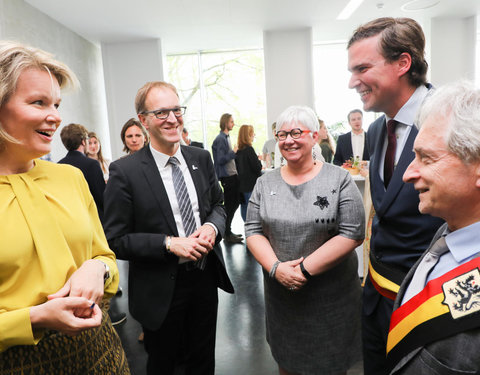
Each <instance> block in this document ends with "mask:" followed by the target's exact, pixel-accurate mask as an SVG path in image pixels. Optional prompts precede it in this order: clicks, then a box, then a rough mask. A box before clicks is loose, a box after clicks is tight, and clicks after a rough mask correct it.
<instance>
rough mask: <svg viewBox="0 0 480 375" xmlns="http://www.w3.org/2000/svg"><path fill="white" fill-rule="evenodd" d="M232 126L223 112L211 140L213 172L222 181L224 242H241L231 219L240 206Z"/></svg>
mask: <svg viewBox="0 0 480 375" xmlns="http://www.w3.org/2000/svg"><path fill="white" fill-rule="evenodd" d="M234 126H235V122H234V121H233V116H232V115H231V114H230V113H224V114H223V115H222V117H221V118H220V133H219V134H218V135H217V137H216V138H215V140H214V141H213V144H212V152H213V163H214V166H215V173H216V174H217V177H218V179H219V180H220V182H221V183H222V187H223V195H224V199H225V211H227V219H226V223H225V237H224V239H225V241H226V242H231V243H241V242H242V241H243V238H242V236H241V235H239V234H235V233H233V232H232V220H233V217H234V216H235V211H237V208H238V207H239V206H240V192H239V190H238V173H237V167H236V166H235V156H236V152H237V146H236V145H235V148H234V149H232V142H231V139H230V131H231V130H232V129H233V127H234Z"/></svg>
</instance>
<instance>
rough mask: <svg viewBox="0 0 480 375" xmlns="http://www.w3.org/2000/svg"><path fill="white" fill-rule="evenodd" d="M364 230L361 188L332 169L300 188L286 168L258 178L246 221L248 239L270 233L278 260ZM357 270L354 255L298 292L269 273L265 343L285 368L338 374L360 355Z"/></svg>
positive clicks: (327, 167)
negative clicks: (288, 177)
mask: <svg viewBox="0 0 480 375" xmlns="http://www.w3.org/2000/svg"><path fill="white" fill-rule="evenodd" d="M364 227H365V222H364V209H363V204H362V197H361V195H360V192H359V190H358V188H357V187H356V186H355V183H354V181H353V179H352V178H351V176H350V174H349V173H348V172H347V171H345V170H343V169H341V168H339V167H336V166H333V165H330V164H324V165H323V167H322V169H321V170H320V172H319V173H318V174H317V175H316V176H315V177H314V178H313V179H311V180H310V181H307V182H305V183H303V184H301V185H296V186H292V185H289V184H287V183H286V182H285V181H284V180H283V179H282V177H281V172H280V169H276V170H273V171H271V172H269V173H266V174H265V175H263V176H262V177H260V178H259V179H258V180H257V184H256V186H255V188H254V191H253V193H252V196H251V198H250V202H249V206H248V211H247V222H246V223H245V230H246V236H247V237H249V236H252V235H255V234H260V235H263V236H265V237H266V238H267V239H268V240H269V242H270V244H271V245H272V248H273V250H274V251H275V254H276V255H277V257H278V259H279V260H280V261H288V260H293V259H297V258H299V257H301V256H303V257H307V256H308V255H310V254H311V253H312V252H314V251H315V250H316V249H318V248H319V247H320V246H321V245H322V244H324V243H325V242H326V241H328V240H329V239H330V238H332V237H334V236H337V235H340V236H343V237H346V238H349V239H355V240H358V239H363V237H364ZM357 267H358V260H357V256H356V253H355V252H352V253H350V254H349V255H348V256H347V257H346V258H345V259H344V260H343V261H342V262H341V263H339V264H338V265H337V266H335V267H333V268H332V269H330V270H328V271H326V272H324V273H322V274H320V275H316V276H314V277H313V278H312V279H311V280H309V281H308V282H307V284H306V285H305V286H304V287H303V288H302V289H300V290H299V291H294V292H292V291H289V290H287V289H286V288H285V287H283V286H282V285H281V284H280V283H278V282H277V281H276V280H273V279H270V278H269V277H268V274H267V273H266V272H265V271H264V288H265V314H266V326H267V341H268V343H269V344H270V348H271V351H272V355H273V357H274V358H275V360H276V361H277V363H278V364H279V365H280V366H281V367H282V368H284V369H285V370H287V371H289V372H294V373H301V374H303V375H309V374H311V375H318V374H336V373H339V372H344V371H346V370H347V369H348V368H349V367H351V365H352V364H353V363H355V362H356V361H358V360H359V359H360V358H361V354H360V353H361V350H360V348H361V346H360V345H361V344H360V317H361V287H360V280H359V277H358V273H357Z"/></svg>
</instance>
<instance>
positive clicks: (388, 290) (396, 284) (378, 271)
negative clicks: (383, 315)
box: [368, 253, 405, 300]
mask: <svg viewBox="0 0 480 375" xmlns="http://www.w3.org/2000/svg"><path fill="white" fill-rule="evenodd" d="M368 275H369V277H370V281H371V282H372V284H373V286H374V287H375V289H376V290H377V292H378V293H380V294H381V295H382V296H384V297H387V298H389V299H391V300H395V297H396V296H397V293H398V290H399V289H400V284H401V283H402V281H403V278H404V277H405V274H404V273H403V272H400V271H398V270H395V269H393V268H390V267H388V266H386V265H385V264H383V263H382V262H379V261H378V260H377V259H376V258H375V256H374V255H373V254H372V253H370V262H369V263H368Z"/></svg>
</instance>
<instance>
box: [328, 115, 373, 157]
mask: <svg viewBox="0 0 480 375" xmlns="http://www.w3.org/2000/svg"><path fill="white" fill-rule="evenodd" d="M347 118H348V124H349V125H350V127H351V128H352V131H350V132H348V133H346V134H342V135H341V136H339V137H338V141H337V149H336V151H335V156H334V157H333V164H335V165H342V164H343V163H345V161H347V160H349V159H351V158H352V157H354V158H355V159H358V160H359V161H362V160H369V159H370V156H369V155H370V154H369V152H368V147H367V134H366V132H365V131H363V127H362V125H363V113H362V111H360V110H359V109H354V110H351V111H350V112H349V113H348V116H347Z"/></svg>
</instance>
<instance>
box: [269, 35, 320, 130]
mask: <svg viewBox="0 0 480 375" xmlns="http://www.w3.org/2000/svg"><path fill="white" fill-rule="evenodd" d="M263 48H264V54H265V86H266V93H267V121H268V123H269V125H271V124H272V123H273V122H274V121H275V120H276V118H277V117H278V115H279V114H280V113H281V112H282V111H283V110H284V109H285V108H287V107H288V106H290V105H295V104H300V105H307V106H309V107H312V108H313V106H314V93H313V57H312V29H311V28H302V29H294V30H272V31H264V32H263ZM268 129H269V130H268V132H269V134H270V133H271V127H270V126H268Z"/></svg>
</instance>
